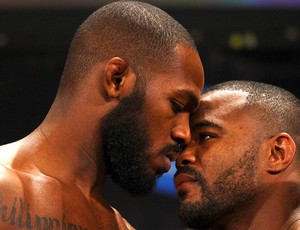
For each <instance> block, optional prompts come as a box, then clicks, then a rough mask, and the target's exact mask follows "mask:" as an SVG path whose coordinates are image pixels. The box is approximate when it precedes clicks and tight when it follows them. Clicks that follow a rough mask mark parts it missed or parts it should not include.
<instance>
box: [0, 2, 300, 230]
mask: <svg viewBox="0 0 300 230" xmlns="http://www.w3.org/2000/svg"><path fill="white" fill-rule="evenodd" d="M108 2H110V1H101V0H100V1H99V0H73V1H60V0H43V1H41V0H40V1H39V0H24V1H22V2H21V1H18V0H0V109H1V110H0V111H1V114H0V144H5V143H8V142H12V141H15V140H17V139H19V138H21V137H23V136H25V135H27V134H28V133H29V132H31V131H32V130H33V129H34V128H35V127H36V126H37V125H38V124H39V123H40V122H41V121H42V120H43V118H44V116H45V115H46V113H47V111H48V109H49V107H50V105H51V103H52V101H53V99H54V96H55V93H56V89H57V86H58V82H59V79H60V76H61V73H62V70H63V65H64V61H65V58H66V55H67V51H68V46H69V43H70V41H71V39H72V36H73V35H74V33H75V30H76V29H77V27H78V26H79V25H80V24H81V22H82V21H83V20H84V19H85V18H86V17H87V16H88V15H89V14H90V13H92V12H93V11H94V10H95V9H97V8H98V7H100V6H102V5H103V4H105V3H108ZM146 2H149V3H152V4H154V5H157V6H159V7H161V8H162V9H164V10H165V11H167V12H168V13H169V14H171V15H172V16H173V17H174V18H176V19H177V20H178V21H179V22H181V24H183V25H184V26H185V27H186V28H187V29H188V30H189V31H190V32H191V33H192V35H193V37H194V39H195V41H196V44H197V46H198V49H199V52H200V56H201V59H202V62H203V65H204V68H205V74H206V86H209V85H213V84H215V83H218V82H222V81H227V80H233V79H245V80H255V81H262V82H266V83H271V84H275V85H278V86H281V87H283V88H285V89H287V90H290V91H291V92H293V93H294V94H296V95H297V96H298V97H300V91H299V89H298V82H299V80H300V76H299V74H300V1H299V0H294V1H293V0H290V1H288V0H282V1H280V0H252V1H251V0H240V1H230V0H228V1H225V0H224V1H214V0H202V1H200V0H199V1H195V0H185V1H181V0H177V1H175V0H156V1H155V0H152V1H150V0H149V1H146ZM173 172H174V167H172V170H171V172H170V173H168V174H167V175H165V176H164V177H163V178H161V179H160V181H159V184H158V187H157V188H156V190H155V191H154V193H153V194H151V195H149V196H146V197H138V198H133V197H130V196H129V195H128V194H127V193H126V192H124V191H122V190H121V189H120V188H118V187H117V186H116V185H115V184H113V183H112V182H110V181H108V184H107V187H106V191H105V192H106V196H107V197H108V199H109V200H110V201H111V204H112V205H113V206H115V207H116V208H117V209H118V210H119V211H120V212H121V213H122V214H123V215H124V216H125V217H126V218H127V219H128V220H129V221H130V222H131V223H132V224H133V225H135V226H136V227H137V229H142V230H153V229H156V230H165V229H166V230H167V229H172V230H176V229H184V227H183V226H182V225H181V224H180V221H179V220H178V217H177V212H178V201H177V199H176V196H175V193H174V188H173V186H172V173H173Z"/></svg>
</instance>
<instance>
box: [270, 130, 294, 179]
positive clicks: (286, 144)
mask: <svg viewBox="0 0 300 230" xmlns="http://www.w3.org/2000/svg"><path fill="white" fill-rule="evenodd" d="M269 144H270V148H268V149H269V153H268V172H269V173H271V174H276V173H280V172H281V171H283V170H285V169H286V168H287V167H289V165H290V164H291V163H292V161H293V159H294V156H295V154H296V144H295V141H294V140H293V138H292V137H291V136H290V135H289V134H288V133H279V134H277V135H276V136H274V137H272V139H271V140H270V143H269Z"/></svg>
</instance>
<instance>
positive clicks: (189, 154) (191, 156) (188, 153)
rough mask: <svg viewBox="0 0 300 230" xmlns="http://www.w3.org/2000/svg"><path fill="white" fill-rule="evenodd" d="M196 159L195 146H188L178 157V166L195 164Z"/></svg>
mask: <svg viewBox="0 0 300 230" xmlns="http://www.w3.org/2000/svg"><path fill="white" fill-rule="evenodd" d="M195 161H196V156H195V151H194V148H193V146H191V145H189V146H187V147H186V148H185V149H184V150H183V152H182V153H180V154H179V156H178V157H177V159H176V168H181V167H184V166H187V165H189V164H193V163H195Z"/></svg>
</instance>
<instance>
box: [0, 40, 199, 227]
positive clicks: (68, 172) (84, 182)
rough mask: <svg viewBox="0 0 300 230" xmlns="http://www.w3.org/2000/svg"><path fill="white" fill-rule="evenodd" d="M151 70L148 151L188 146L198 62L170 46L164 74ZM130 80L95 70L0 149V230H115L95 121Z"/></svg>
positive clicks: (120, 65) (111, 66) (124, 72)
mask: <svg viewBox="0 0 300 230" xmlns="http://www.w3.org/2000/svg"><path fill="white" fill-rule="evenodd" d="M153 69H156V70H157V71H156V72H153V74H154V76H155V77H154V78H153V79H152V80H150V81H149V82H148V83H147V86H146V97H145V104H144V108H143V114H142V115H143V116H145V119H147V120H148V122H149V124H150V125H151V128H150V130H149V139H150V143H152V145H151V146H150V147H149V152H156V150H158V149H161V148H163V147H164V146H165V145H174V144H176V143H177V142H178V141H180V142H181V143H182V144H188V143H189V142H190V139H191V134H190V129H189V116H190V114H191V113H193V112H195V111H196V109H197V107H198V102H199V95H200V92H201V90H202V88H203V67H202V64H201V61H200V58H199V56H198V54H197V52H196V51H194V50H192V49H190V48H188V47H186V46H184V45H178V46H177V49H176V57H175V59H174V62H173V65H172V67H169V66H160V67H157V68H153ZM136 81H138V79H137V74H136V73H135V71H134V70H133V69H132V68H131V66H129V65H128V64H127V63H126V62H125V61H124V60H123V59H122V58H119V57H114V58H111V59H109V60H107V61H104V62H101V63H97V64H96V65H95V66H94V67H93V68H92V69H91V71H90V72H89V75H88V76H87V77H86V80H85V82H84V84H83V85H84V87H83V88H82V90H81V94H80V95H79V94H78V95H77V96H76V97H74V98H72V99H70V98H64V97H57V98H56V100H55V102H54V103H53V105H52V107H51V109H50V111H49V113H48V115H47V117H46V118H45V120H44V121H43V122H42V124H41V125H40V126H39V127H38V128H37V129H36V130H34V131H33V132H32V133H31V134H30V135H28V136H27V137H25V138H24V139H22V140H19V141H17V142H14V143H11V144H8V145H5V146H1V147H0V163H1V164H0V228H1V229H7V230H10V229H21V227H22V226H26V225H27V227H28V228H30V227H33V226H35V227H36V228H38V227H39V226H41V227H43V226H47V227H46V228H43V229H56V228H55V227H53V228H51V226H60V227H61V228H62V227H63V226H66V229H67V227H70V228H71V227H72V229H118V225H117V220H116V216H115V214H114V212H113V210H112V208H111V207H110V206H109V204H108V203H107V202H106V201H105V198H104V197H103V194H102V190H103V185H104V182H105V178H106V177H107V173H106V168H105V165H104V162H103V155H102V148H103V146H102V142H101V131H100V126H101V124H99V121H101V118H102V117H104V116H105V115H106V114H107V113H108V112H109V111H111V110H112V109H113V108H115V107H116V106H117V104H118V103H119V102H120V100H122V99H123V98H124V97H126V96H128V95H130V94H131V93H132V91H133V90H134V87H135V83H136ZM166 82H167V84H166ZM159 87H160V88H159ZM174 101H175V103H178V105H177V106H178V107H180V111H179V112H178V113H174ZM177 154H178V153H176V152H168V153H166V154H161V155H155V157H152V158H151V161H150V162H149V165H147V167H148V168H149V170H150V171H152V172H153V173H156V171H158V169H159V170H160V169H161V168H162V169H163V170H164V171H168V170H169V168H170V163H171V161H173V160H175V158H176V157H177ZM22 205H23V209H20V206H22ZM14 213H15V214H14ZM20 213H22V214H23V218H20V217H19V216H18V215H20ZM1 214H2V215H1ZM75 227H76V228H75ZM57 229H58V228H57ZM121 229H126V228H125V226H124V227H122V228H121Z"/></svg>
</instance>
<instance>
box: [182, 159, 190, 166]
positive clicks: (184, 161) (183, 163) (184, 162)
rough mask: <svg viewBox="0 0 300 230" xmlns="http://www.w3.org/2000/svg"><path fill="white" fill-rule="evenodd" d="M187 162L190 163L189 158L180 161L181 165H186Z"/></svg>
mask: <svg viewBox="0 0 300 230" xmlns="http://www.w3.org/2000/svg"><path fill="white" fill-rule="evenodd" d="M189 163H190V161H189V160H183V161H181V164H182V165H188V164H189Z"/></svg>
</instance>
